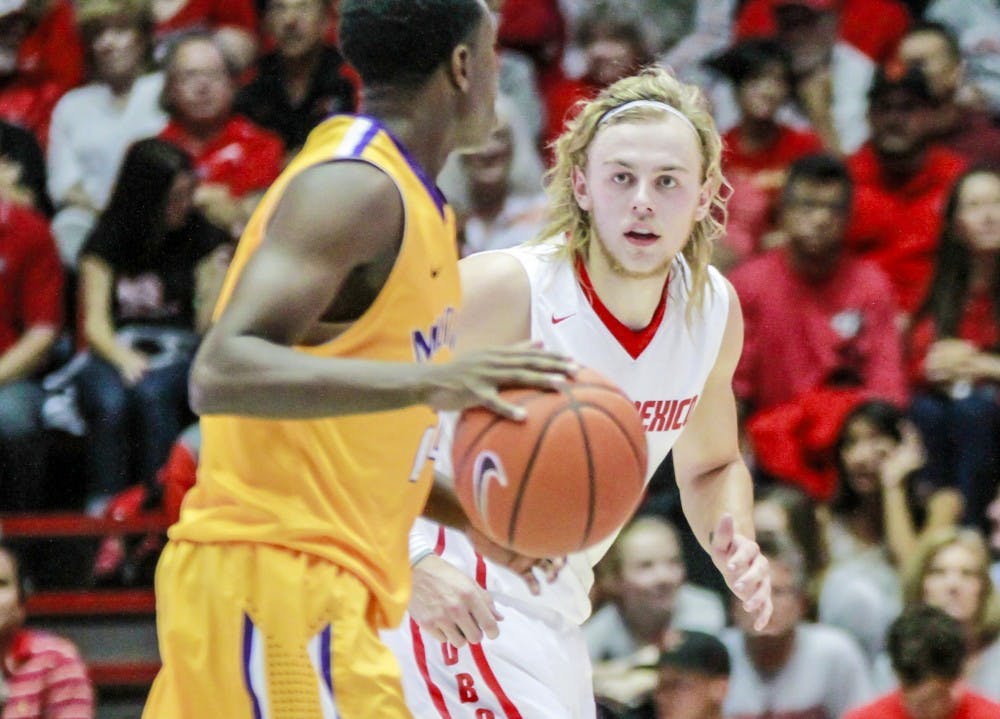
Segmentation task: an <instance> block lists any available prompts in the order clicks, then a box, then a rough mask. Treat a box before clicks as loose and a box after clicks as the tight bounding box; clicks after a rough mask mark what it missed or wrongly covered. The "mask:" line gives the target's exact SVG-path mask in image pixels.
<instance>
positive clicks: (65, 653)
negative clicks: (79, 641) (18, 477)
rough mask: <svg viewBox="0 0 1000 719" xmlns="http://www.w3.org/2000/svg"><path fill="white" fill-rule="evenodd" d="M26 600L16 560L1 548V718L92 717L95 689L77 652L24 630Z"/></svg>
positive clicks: (59, 640)
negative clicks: (3, 690)
mask: <svg viewBox="0 0 1000 719" xmlns="http://www.w3.org/2000/svg"><path fill="white" fill-rule="evenodd" d="M26 598H27V597H26V592H25V587H24V582H23V581H22V577H21V575H20V566H19V564H18V561H17V558H16V557H15V555H14V553H13V552H12V551H11V550H10V549H8V548H6V547H3V546H0V657H2V661H3V665H2V671H3V684H4V685H5V686H4V689H5V690H6V691H5V692H4V695H3V701H2V704H3V705H4V709H3V716H4V717H10V718H11V719H15V718H16V719H93V717H94V689H93V687H92V686H91V683H90V679H89V677H88V676H87V667H86V666H85V665H84V663H83V660H82V659H80V654H79V652H78V651H77V649H76V647H75V646H73V644H72V643H71V642H70V641H69V640H67V639H63V638H62V637H58V636H55V635H53V634H49V633H48V632H41V631H35V630H32V629H26V628H25V626H24V622H25V619H26V611H25V606H24V604H25V600H26Z"/></svg>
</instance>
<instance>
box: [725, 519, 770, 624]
mask: <svg viewBox="0 0 1000 719" xmlns="http://www.w3.org/2000/svg"><path fill="white" fill-rule="evenodd" d="M711 549H712V560H713V561H714V562H715V565H716V566H717V567H718V568H719V570H720V571H721V572H722V576H723V577H724V578H725V580H726V584H727V585H728V586H729V588H730V589H731V590H732V592H733V594H735V595H736V597H737V598H738V599H739V600H740V601H741V602H743V610H744V611H745V612H747V613H748V614H750V615H752V616H753V617H754V625H753V626H754V629H756V630H757V631H763V630H764V628H765V627H766V626H767V623H768V622H769V621H771V611H772V609H773V607H772V605H771V568H770V567H769V566H768V562H767V557H765V556H764V555H763V554H761V553H760V547H759V546H757V542H755V541H753V540H752V539H750V538H749V537H747V536H745V535H743V534H740V533H739V532H737V531H736V524H735V522H734V521H733V516H732V515H731V514H724V515H722V518H721V519H720V520H719V523H718V525H716V527H715V530H714V531H713V532H712V539H711Z"/></svg>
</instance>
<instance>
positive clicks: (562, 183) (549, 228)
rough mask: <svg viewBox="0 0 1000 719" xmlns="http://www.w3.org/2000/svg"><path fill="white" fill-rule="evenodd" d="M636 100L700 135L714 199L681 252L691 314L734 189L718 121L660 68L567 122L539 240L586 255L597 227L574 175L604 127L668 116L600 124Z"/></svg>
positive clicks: (623, 83)
mask: <svg viewBox="0 0 1000 719" xmlns="http://www.w3.org/2000/svg"><path fill="white" fill-rule="evenodd" d="M636 100H654V101H657V102H662V103H666V104H668V105H670V106H672V107H674V108H676V109H677V110H678V111H679V112H681V113H682V114H683V115H684V116H685V117H687V118H688V120H690V121H691V124H692V125H693V126H694V128H695V130H696V132H697V133H698V139H699V141H700V145H701V167H702V169H701V182H702V184H704V183H705V182H708V183H709V186H710V189H711V192H712V198H711V204H710V207H709V211H708V213H707V214H706V215H705V217H704V218H703V219H701V220H699V221H698V222H696V223H695V225H694V228H693V229H692V230H691V237H690V238H689V239H688V242H687V243H686V244H685V245H684V248H683V250H682V254H683V255H684V258H685V259H686V260H687V262H688V265H689V266H690V268H691V280H690V282H691V288H690V290H691V303H690V305H689V307H688V309H689V310H690V309H692V308H694V307H698V306H700V304H701V302H702V299H703V297H704V292H705V286H706V284H707V281H708V264H709V261H710V260H711V257H712V248H713V245H714V243H715V241H716V240H717V239H719V238H720V237H721V236H722V234H723V233H724V232H725V223H726V200H727V199H728V197H729V189H730V188H729V184H728V183H727V182H726V178H725V177H723V175H722V167H721V159H722V138H721V137H720V136H719V133H718V131H717V130H716V129H715V121H714V120H713V119H712V115H711V113H709V110H708V103H707V102H706V100H705V97H704V95H703V94H702V92H701V90H699V89H698V88H697V87H695V86H694V85H689V84H687V83H684V82H681V81H680V80H678V79H677V78H676V77H674V76H673V75H672V74H670V72H668V71H667V70H665V69H663V68H661V67H649V68H646V69H644V70H642V71H641V72H640V73H639V74H637V75H632V76H630V77H626V78H622V79H621V80H619V81H618V82H615V83H614V84H612V85H610V86H609V87H607V88H605V89H604V90H602V91H601V92H600V94H598V96H597V97H596V98H594V99H593V100H590V101H583V102H582V103H580V104H579V105H578V108H579V111H578V112H577V114H576V116H575V117H574V118H573V119H572V120H570V121H569V122H568V123H567V125H566V129H565V130H564V131H563V133H562V135H560V136H559V138H558V139H556V141H555V142H554V143H553V145H552V147H553V155H554V157H555V163H554V164H553V166H552V168H551V169H550V170H549V171H548V172H547V173H546V175H545V180H546V193H547V194H548V198H549V218H548V223H547V224H546V226H545V228H544V229H543V230H542V233H541V234H540V235H539V241H542V240H544V239H545V238H549V237H555V236H558V235H563V234H565V235H566V238H567V242H566V244H565V246H564V248H563V251H564V252H565V253H566V254H567V255H569V256H575V255H576V254H577V253H581V254H585V253H586V252H587V251H588V249H589V247H590V241H591V239H592V237H593V234H594V227H593V224H592V222H591V219H590V216H589V214H588V213H586V212H584V211H583V210H582V209H581V208H580V206H579V205H578V204H577V202H576V197H575V196H574V194H573V172H574V170H575V169H576V168H579V169H580V170H584V169H585V168H586V164H587V151H588V150H589V149H590V144H591V143H592V142H593V140H594V137H595V136H596V135H597V132H598V130H599V129H600V128H601V127H603V126H605V125H613V124H617V123H622V122H635V121H636V120H648V119H650V118H659V117H662V116H663V114H664V112H665V111H664V110H662V109H657V108H655V107H648V106H639V107H635V108H629V109H626V110H624V111H623V112H620V113H619V114H616V115H614V116H612V117H609V118H608V119H607V120H606V121H604V122H601V119H602V118H603V117H604V116H605V115H606V114H607V113H608V112H610V111H611V110H614V109H615V108H616V107H619V106H621V105H624V104H625V103H628V102H633V101H636Z"/></svg>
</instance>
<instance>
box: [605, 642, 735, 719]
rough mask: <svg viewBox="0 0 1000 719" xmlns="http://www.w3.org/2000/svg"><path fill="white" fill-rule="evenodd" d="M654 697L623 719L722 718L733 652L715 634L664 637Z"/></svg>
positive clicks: (655, 667) (654, 668) (624, 715)
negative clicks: (730, 654)
mask: <svg viewBox="0 0 1000 719" xmlns="http://www.w3.org/2000/svg"><path fill="white" fill-rule="evenodd" d="M651 669H653V670H655V672H656V678H655V681H656V689H655V690H654V691H653V696H652V698H651V699H650V700H648V701H646V702H644V703H643V704H642V705H640V706H639V707H638V708H636V709H634V710H631V711H628V712H625V713H624V714H622V715H621V717H622V719H722V718H723V714H722V706H723V703H724V702H725V700H726V692H727V690H728V687H729V671H730V662H729V652H727V651H726V645H725V644H723V643H722V642H721V641H719V640H718V639H717V638H716V637H715V636H713V635H712V634H707V633H705V632H699V631H690V630H682V631H674V632H670V633H669V634H668V635H667V636H666V637H665V638H664V641H663V650H662V652H661V653H660V656H659V661H658V662H657V663H656V664H655V665H654V667H653V668H651Z"/></svg>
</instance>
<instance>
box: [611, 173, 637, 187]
mask: <svg viewBox="0 0 1000 719" xmlns="http://www.w3.org/2000/svg"><path fill="white" fill-rule="evenodd" d="M631 179H632V176H631V175H630V174H629V173H627V172H616V173H615V174H614V175H612V176H611V181H612V182H614V183H615V184H616V185H624V184H625V183H627V182H628V181H629V180H631Z"/></svg>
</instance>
